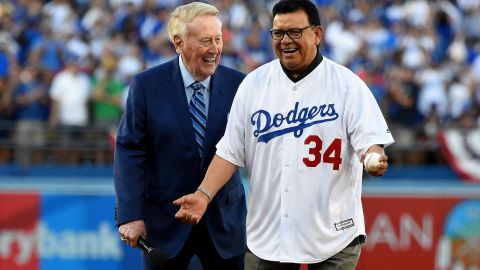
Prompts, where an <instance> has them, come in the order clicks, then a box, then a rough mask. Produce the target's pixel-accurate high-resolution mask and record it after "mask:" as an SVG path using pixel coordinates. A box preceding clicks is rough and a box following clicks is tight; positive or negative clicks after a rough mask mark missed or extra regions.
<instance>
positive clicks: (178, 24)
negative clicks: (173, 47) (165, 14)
mask: <svg viewBox="0 0 480 270" xmlns="http://www.w3.org/2000/svg"><path fill="white" fill-rule="evenodd" d="M217 14H218V9H217V8H216V7H214V6H212V5H210V4H207V3H202V2H192V3H190V4H187V5H183V6H179V7H177V8H176V9H175V10H174V11H173V12H172V14H171V15H170V19H169V20H168V24H167V28H168V38H169V39H170V41H171V42H172V43H173V37H174V36H181V37H184V36H185V35H186V33H187V24H188V23H189V22H191V21H192V20H193V18H195V17H197V16H201V15H214V16H216V15H217Z"/></svg>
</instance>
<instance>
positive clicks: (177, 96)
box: [167, 57, 198, 152]
mask: <svg viewBox="0 0 480 270" xmlns="http://www.w3.org/2000/svg"><path fill="white" fill-rule="evenodd" d="M172 61H173V65H174V68H173V69H172V73H171V74H170V76H169V78H168V79H167V81H168V82H169V85H168V86H167V87H168V88H167V89H168V91H167V92H168V94H169V98H170V99H171V102H169V103H170V106H172V109H173V111H174V114H175V118H176V120H177V123H178V124H179V126H180V129H181V130H182V133H183V136H184V137H185V139H186V140H187V141H188V142H189V143H190V146H191V147H192V149H195V150H196V149H197V146H196V144H195V138H194V135H193V127H192V118H191V117H190V111H189V109H188V103H187V96H186V94H185V86H184V85H183V79H182V75H181V73H180V67H179V65H178V57H176V58H175V59H173V60H172ZM195 152H198V151H195Z"/></svg>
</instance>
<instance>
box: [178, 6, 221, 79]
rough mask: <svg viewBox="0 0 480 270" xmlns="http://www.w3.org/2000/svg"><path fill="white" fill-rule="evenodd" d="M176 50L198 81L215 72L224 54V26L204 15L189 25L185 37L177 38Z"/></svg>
mask: <svg viewBox="0 0 480 270" xmlns="http://www.w3.org/2000/svg"><path fill="white" fill-rule="evenodd" d="M174 44H175V48H176V50H177V52H178V53H180V54H181V55H182V58H183V62H184V64H185V65H186V67H187V69H188V70H189V71H190V73H192V75H193V77H194V78H195V80H197V81H203V80H205V79H206V78H207V77H208V76H210V75H212V74H213V73H214V72H215V69H216V68H217V66H218V64H219V63H220V55H221V54H222V48H223V41H222V24H221V22H220V21H219V20H218V18H217V17H216V16H213V15H202V16H197V17H195V18H194V19H193V20H192V21H191V22H190V23H188V24H187V33H186V36H185V37H183V38H182V37H175V40H174Z"/></svg>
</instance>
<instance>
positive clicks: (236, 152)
mask: <svg viewBox="0 0 480 270" xmlns="http://www.w3.org/2000/svg"><path fill="white" fill-rule="evenodd" d="M247 84H248V83H247V82H246V81H245V80H244V81H243V82H242V83H241V84H240V86H239V87H238V91H237V93H236V95H235V98H234V99H233V103H232V108H231V109H230V113H229V115H228V122H227V128H226V129H225V134H224V135H223V137H222V139H221V140H220V141H219V142H218V144H217V152H216V154H217V155H218V156H219V157H221V158H223V159H225V160H227V161H228V162H231V163H233V164H235V165H237V166H239V167H245V121H246V120H245V119H246V118H245V115H246V112H245V110H246V104H245V102H246V92H247V89H248V86H247Z"/></svg>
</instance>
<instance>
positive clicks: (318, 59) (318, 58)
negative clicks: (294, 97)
mask: <svg viewBox="0 0 480 270" xmlns="http://www.w3.org/2000/svg"><path fill="white" fill-rule="evenodd" d="M322 61H323V56H322V54H321V53H320V51H319V50H317V55H316V56H315V58H314V59H313V61H312V63H311V64H310V65H309V66H308V67H307V69H305V71H303V72H302V73H301V74H300V75H299V76H298V77H296V78H295V77H293V74H292V72H291V71H290V70H288V69H287V68H286V67H284V66H283V65H282V62H280V65H281V66H282V69H283V72H285V74H286V75H287V77H288V78H289V79H290V80H291V81H292V82H298V81H300V80H301V79H303V78H305V77H306V76H307V75H308V74H310V72H312V71H313V70H314V69H315V68H316V67H317V66H318V65H320V63H321V62H322Z"/></svg>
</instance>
